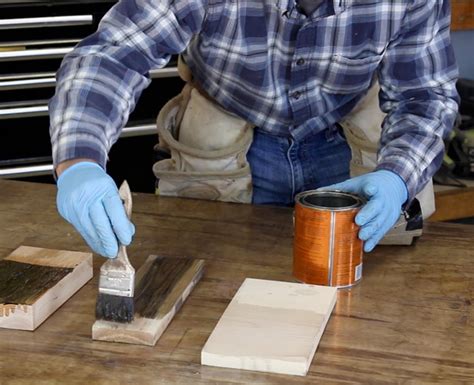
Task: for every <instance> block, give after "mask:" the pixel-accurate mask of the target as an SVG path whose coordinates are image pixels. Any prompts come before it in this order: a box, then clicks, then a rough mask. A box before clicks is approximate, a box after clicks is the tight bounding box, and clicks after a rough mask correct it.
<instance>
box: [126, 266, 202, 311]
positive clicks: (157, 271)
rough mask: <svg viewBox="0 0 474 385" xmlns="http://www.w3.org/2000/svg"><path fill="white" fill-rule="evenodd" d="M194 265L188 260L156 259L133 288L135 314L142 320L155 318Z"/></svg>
mask: <svg viewBox="0 0 474 385" xmlns="http://www.w3.org/2000/svg"><path fill="white" fill-rule="evenodd" d="M193 263H194V260H193V259H189V258H165V257H158V258H157V259H156V260H155V261H154V262H153V263H152V264H151V265H150V268H149V269H148V271H147V272H146V273H145V274H144V276H143V277H142V279H141V280H140V282H137V286H136V287H135V297H134V300H135V313H136V314H138V315H140V316H141V317H144V318H152V319H153V318H156V316H157V315H158V312H160V311H161V312H165V313H166V312H167V311H168V310H169V309H163V308H162V305H163V304H164V302H165V300H166V298H167V297H168V294H169V293H170V292H171V291H172V290H173V288H174V287H175V286H176V283H177V282H178V281H179V279H180V278H181V277H182V276H183V274H184V273H186V271H187V270H188V269H189V268H190V267H191V266H192V264H193Z"/></svg>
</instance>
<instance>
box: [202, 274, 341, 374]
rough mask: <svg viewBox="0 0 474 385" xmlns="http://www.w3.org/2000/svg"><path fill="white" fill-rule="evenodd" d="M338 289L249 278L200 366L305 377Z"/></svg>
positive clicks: (228, 308)
mask: <svg viewBox="0 0 474 385" xmlns="http://www.w3.org/2000/svg"><path fill="white" fill-rule="evenodd" d="M336 298H337V289H336V288H333V287H327V286H316V285H305V284H300V283H289V282H279V281H267V280H259V279H251V278H247V279H246V280H245V281H244V283H243V284H242V286H241V287H240V288H239V290H238V292H237V294H236V295H235V296H234V298H233V299H232V301H231V303H230V304H229V306H228V307H227V309H226V310H225V312H224V314H223V315H222V317H221V319H220V320H219V322H218V324H217V326H216V327H215V329H214V331H213V332H212V334H211V336H210V337H209V339H208V340H207V342H206V344H205V346H204V348H203V349H202V351H201V364H203V365H210V366H219V367H227V368H235V369H246V370H256V371H262V372H274V373H284V374H293V375H306V373H307V372H308V369H309V366H310V364H311V361H312V359H313V356H314V353H315V352H316V348H317V346H318V344H319V340H320V339H321V336H322V334H323V331H324V328H325V327H326V324H327V322H328V320H329V317H330V315H331V312H332V309H333V308H334V305H335V303H336Z"/></svg>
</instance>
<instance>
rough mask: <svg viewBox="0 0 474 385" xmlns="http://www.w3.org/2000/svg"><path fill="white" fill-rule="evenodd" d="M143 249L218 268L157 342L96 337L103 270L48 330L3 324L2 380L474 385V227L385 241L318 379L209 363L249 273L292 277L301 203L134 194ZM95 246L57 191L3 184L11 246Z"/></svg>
mask: <svg viewBox="0 0 474 385" xmlns="http://www.w3.org/2000/svg"><path fill="white" fill-rule="evenodd" d="M133 199H134V203H133V204H134V214H133V220H134V222H135V224H136V226H137V234H136V237H135V240H134V243H133V245H132V246H131V247H130V251H129V255H130V256H131V258H132V261H133V263H134V264H135V266H136V267H138V266H139V265H140V264H141V263H143V261H144V259H145V257H146V256H147V255H149V254H152V253H156V254H162V255H172V256H175V255H176V256H181V255H188V256H193V257H199V258H204V259H205V260H206V263H207V271H206V273H205V275H204V278H203V279H202V281H201V282H200V283H199V284H198V286H197V287H196V289H195V290H194V291H193V292H192V294H191V296H190V298H189V299H188V300H187V301H186V303H185V304H184V306H183V308H182V309H181V311H180V313H179V314H178V315H177V316H176V317H175V319H174V320H173V322H172V323H171V325H170V326H169V328H168V329H167V331H166V332H165V333H164V334H163V336H162V338H161V339H160V340H159V341H158V343H157V345H156V346H155V347H145V346H134V345H125V344H114V343H107V342H96V341H92V340H91V326H92V323H93V321H94V304H95V298H96V290H97V272H98V267H99V265H100V263H101V262H102V260H101V259H99V258H97V257H96V258H95V276H94V279H93V280H92V281H90V282H89V283H88V284H87V285H86V286H85V287H84V288H82V289H81V290H80V292H78V294H76V295H75V296H74V297H72V299H71V300H69V301H68V302H67V303H66V304H65V305H63V306H62V307H61V308H60V309H59V310H58V311H57V312H56V313H55V314H54V315H53V316H52V317H51V318H50V319H48V320H47V321H46V322H45V323H44V324H43V325H42V326H40V327H39V328H38V329H37V331H35V332H33V333H32V332H22V331H12V330H0V384H1V385H4V384H5V385H7V384H8V385H10V384H12V385H19V384H35V385H36V384H38V385H42V384H48V385H50V384H53V385H54V384H61V385H63V384H114V385H115V384H133V385H148V384H185V385H200V384H284V385H292V384H317V383H320V384H333V383H344V384H347V383H360V384H388V383H404V384H422V383H446V384H455V383H465V384H468V383H474V317H473V310H472V309H473V306H472V302H473V301H474V299H473V295H474V226H472V227H469V226H463V225H455V224H438V223H429V224H428V226H427V228H426V232H425V235H424V236H423V237H422V239H420V240H419V241H418V242H417V243H416V245H415V246H412V247H389V246H385V247H379V248H378V249H376V251H374V252H373V253H371V254H369V255H368V256H367V257H366V259H365V265H364V277H363V279H362V282H361V283H360V284H359V285H358V286H356V287H355V288H353V289H352V290H344V291H340V292H339V298H338V302H337V305H336V308H335V311H334V313H333V315H332V318H331V319H330V321H329V323H328V326H327V329H326V332H325V333H324V335H323V338H322V340H321V343H320V345H319V348H318V350H317V352H316V355H315V358H314V360H313V364H312V366H311V368H310V371H309V374H308V376H307V377H293V376H285V375H275V374H264V373H258V372H246V371H238V370H232V369H220V368H213V367H204V366H201V365H200V351H201V348H202V347H203V345H204V343H205V342H206V340H207V338H208V336H209V334H210V333H211V331H212V329H213V328H214V326H215V325H216V323H217V321H218V319H219V317H220V316H221V314H222V312H223V311H224V309H225V308H226V306H227V304H228V303H229V301H230V299H231V298H232V296H233V295H234V293H235V292H236V290H237V288H238V287H239V286H240V284H241V283H242V281H243V280H244V278H245V277H254V278H264V279H274V280H285V281H292V276H291V263H292V259H291V258H292V257H291V255H292V211H291V210H290V209H285V208H268V207H255V206H250V205H237V204H223V203H215V202H204V201H196V200H178V199H170V198H158V197H155V196H152V195H145V194H137V195H134V197H133ZM19 245H29V246H39V247H46V248H59V249H70V250H79V251H86V250H87V248H86V246H85V245H84V244H83V242H82V241H81V239H80V238H79V236H78V235H77V234H76V233H75V232H74V230H73V228H72V227H71V226H69V225H68V224H66V223H65V222H64V221H63V220H62V219H60V218H59V216H58V214H57V213H56V209H55V187H54V186H50V185H41V184H32V183H24V182H13V181H0V253H1V255H2V256H5V255H7V254H8V253H10V252H11V251H12V250H13V249H15V248H16V247H18V246H19Z"/></svg>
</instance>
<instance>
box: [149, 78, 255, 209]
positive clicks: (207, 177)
mask: <svg viewBox="0 0 474 385" xmlns="http://www.w3.org/2000/svg"><path fill="white" fill-rule="evenodd" d="M157 127H158V136H159V147H160V148H161V149H162V150H165V151H168V152H169V153H170V155H171V158H169V159H164V160H160V161H158V162H156V163H155V164H154V166H153V172H154V174H155V176H156V177H157V179H158V190H157V193H158V194H160V195H167V196H177V197H186V198H199V199H209V200H220V201H226V202H239V203H251V202H252V177H251V172H250V166H249V163H248V161H247V157H246V154H247V151H248V149H249V147H250V145H251V143H252V138H253V126H251V125H250V124H249V123H247V122H246V121H245V120H243V119H241V118H239V117H237V116H235V115H233V114H231V113H229V112H227V111H225V110H223V109H222V108H221V107H220V106H218V105H217V104H216V103H215V102H213V101H212V100H210V98H209V97H208V96H204V95H203V93H201V92H200V91H199V90H198V89H197V88H196V87H195V86H193V85H192V84H191V83H187V84H186V85H185V86H184V88H183V90H182V92H181V93H180V94H179V95H178V96H176V97H174V98H173V99H171V100H170V101H169V102H168V103H166V105H165V106H164V107H163V108H162V109H161V111H160V113H159V115H158V118H157Z"/></svg>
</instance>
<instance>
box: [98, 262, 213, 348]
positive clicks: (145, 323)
mask: <svg viewBox="0 0 474 385" xmlns="http://www.w3.org/2000/svg"><path fill="white" fill-rule="evenodd" d="M158 258H159V259H161V260H163V259H169V260H174V259H176V258H166V257H158V256H155V255H150V256H149V257H148V258H147V260H146V261H145V263H144V264H143V265H142V266H141V267H140V269H138V271H137V274H136V285H135V286H136V288H137V287H139V286H140V284H141V283H142V280H143V279H149V278H150V276H149V275H148V276H147V272H149V269H150V267H151V266H152V265H153V264H154V263H155V262H156V261H157V259H158ZM188 261H189V259H188ZM203 271H204V260H202V259H199V260H192V261H191V263H190V265H189V266H188V268H187V269H186V271H185V272H183V274H181V276H180V277H179V278H177V279H176V280H175V281H172V282H166V279H165V278H166V277H162V278H163V285H166V286H165V287H164V288H165V290H164V291H165V292H166V293H167V294H166V297H165V298H164V299H163V301H162V302H161V305H160V306H159V308H158V311H157V313H156V315H155V317H154V318H148V317H143V316H141V315H139V314H137V313H135V317H134V320H133V321H132V322H131V323H129V324H123V323H116V322H109V321H104V320H97V321H95V323H94V325H93V326H92V338H93V339H94V340H99V341H108V342H122V343H130V344H139V345H148V346H154V345H155V344H156V342H157V341H158V339H159V338H160V337H161V335H162V334H163V332H164V331H165V330H166V328H167V327H168V325H169V323H170V322H171V320H172V319H173V317H174V316H175V314H176V313H177V312H178V311H179V309H180V308H181V306H182V304H183V303H184V301H185V300H186V298H187V297H188V296H189V294H190V293H191V291H192V290H193V288H194V287H195V286H196V284H197V283H198V282H199V280H200V279H201V277H202V275H203ZM157 274H158V275H159V274H160V271H159V270H158V271H157ZM155 278H156V277H155ZM158 278H159V279H161V278H160V277H159V276H158ZM138 292H139V291H138V290H137V289H135V293H136V294H139V293H138Z"/></svg>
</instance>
